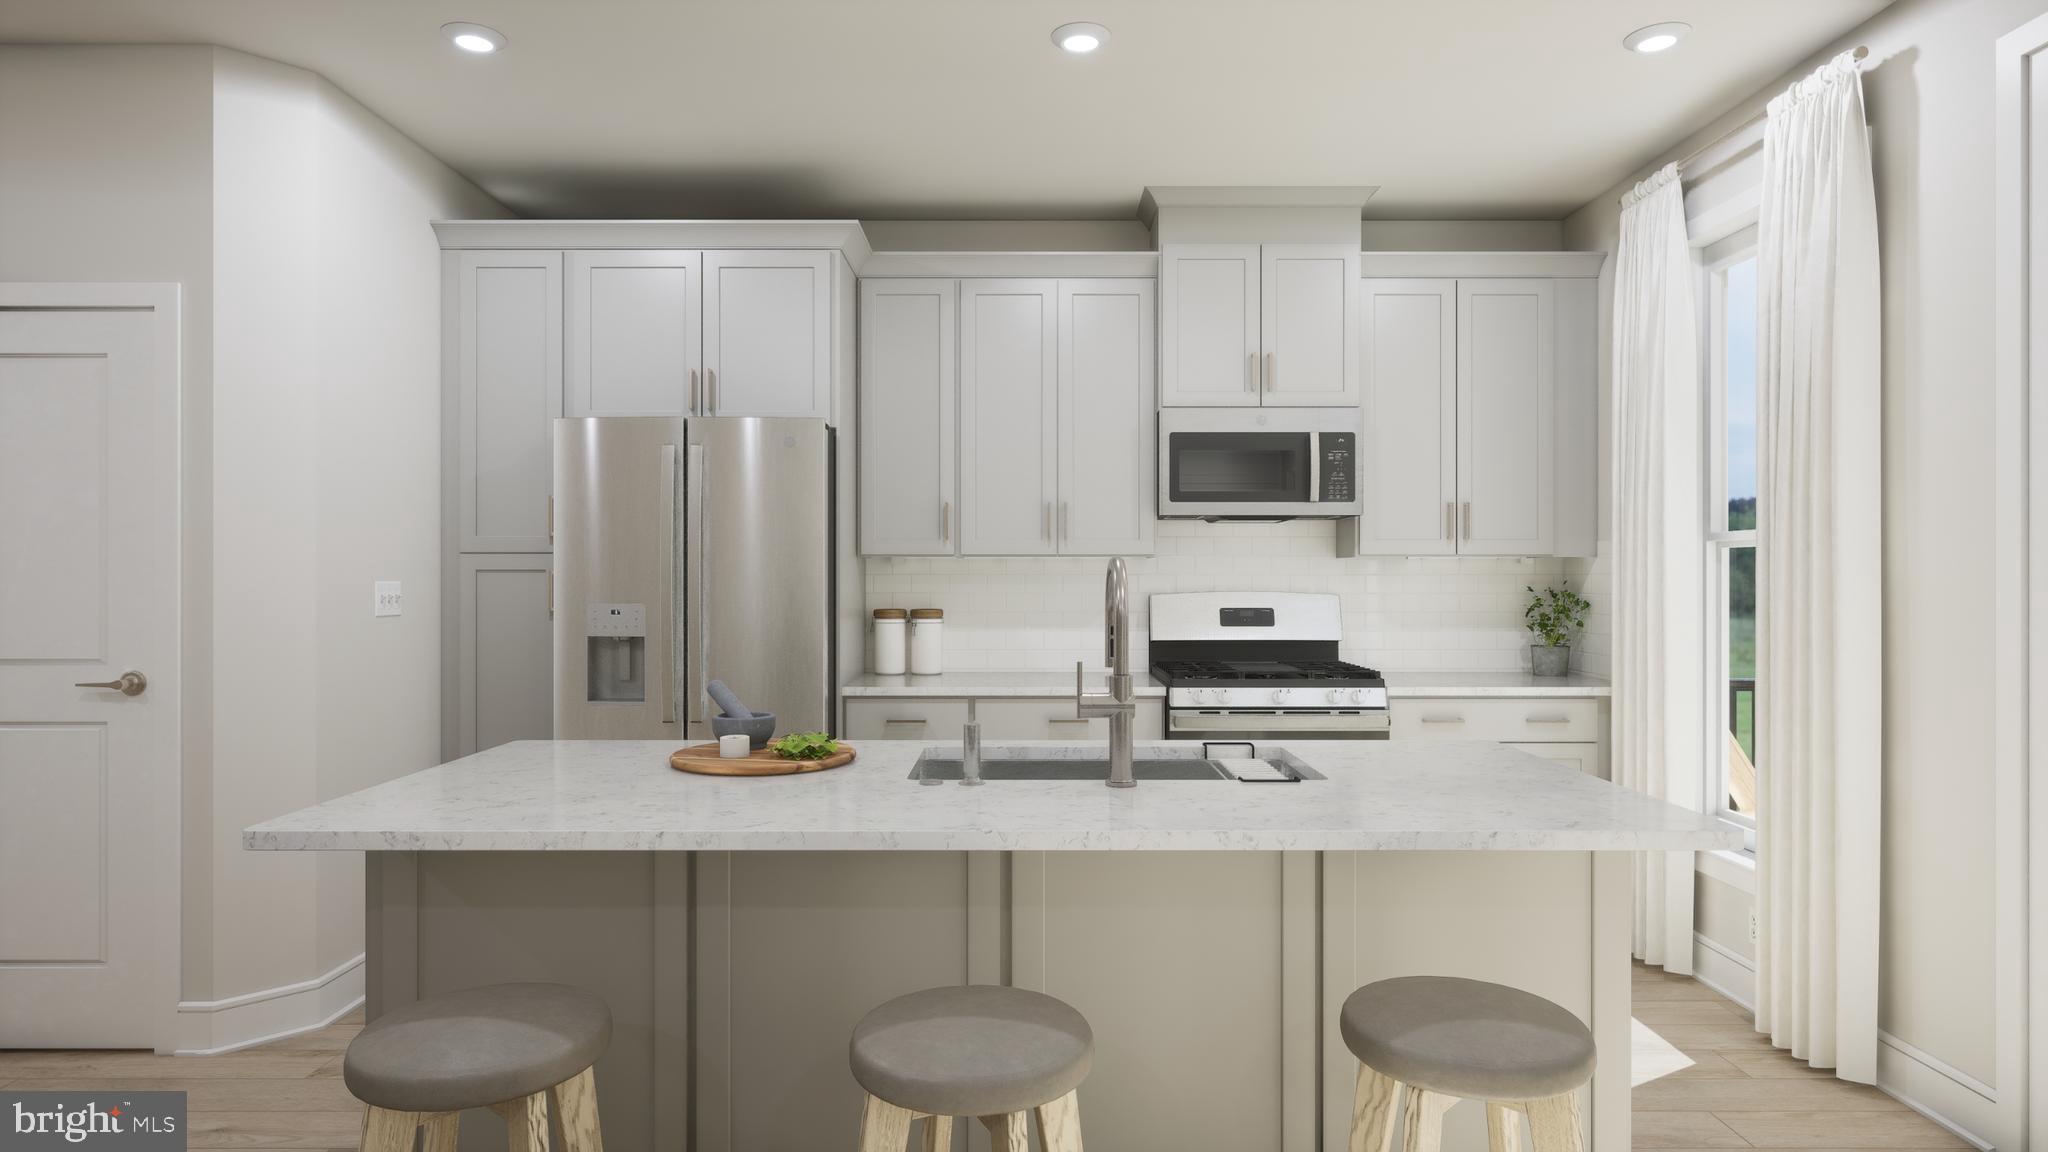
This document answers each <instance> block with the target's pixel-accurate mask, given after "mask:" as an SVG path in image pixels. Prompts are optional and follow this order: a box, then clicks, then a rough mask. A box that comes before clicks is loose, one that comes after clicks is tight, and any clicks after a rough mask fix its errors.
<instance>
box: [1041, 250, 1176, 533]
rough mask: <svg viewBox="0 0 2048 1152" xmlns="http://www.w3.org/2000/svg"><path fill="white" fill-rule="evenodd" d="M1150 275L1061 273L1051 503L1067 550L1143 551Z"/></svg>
mask: <svg viewBox="0 0 2048 1152" xmlns="http://www.w3.org/2000/svg"><path fill="white" fill-rule="evenodd" d="M1152 289H1153V285H1152V281H1150V280H1062V281H1060V289H1059V290H1060V312H1059V508H1058V510H1057V513H1056V516H1055V528H1056V530H1057V533H1058V536H1059V550H1060V551H1061V552H1062V553H1064V554H1067V555H1077V556H1087V555H1116V554H1139V555H1144V554H1149V553H1150V552H1151V551H1152V547H1153V545H1152V525H1153V522H1154V521H1155V520H1156V519H1157V515H1156V507H1157V505H1156V497H1155V496H1154V485H1155V484H1156V483H1157V480H1156V478H1155V476H1154V474H1153V473H1154V464H1153V454H1154V453H1155V452H1156V451H1157V450H1158V440H1159V438H1158V436H1157V434H1156V427H1155V425H1156V417H1155V416H1154V409H1155V407H1156V405H1155V402H1154V399H1153V395H1154V393H1153V380H1154V375H1153V369H1152V349H1153V347H1154V343H1155V342H1154V339H1153V335H1152V327H1153V317H1154V316H1155V315H1156V314H1157V308H1156V306H1155V304H1154V303H1153V293H1152Z"/></svg>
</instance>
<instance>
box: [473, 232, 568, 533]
mask: <svg viewBox="0 0 2048 1152" xmlns="http://www.w3.org/2000/svg"><path fill="white" fill-rule="evenodd" d="M455 276H456V283H455V293H456V297H457V299H456V307H455V326H456V331H455V333H454V334H453V343H454V348H453V350H452V354H453V358H454V360H455V373H456V401H455V402H456V408H457V411H456V423H457V432H456V440H457V443H456V460H457V465H456V501H457V503H458V505H459V508H458V510H457V517H458V524H459V527H458V529H457V538H458V539H457V544H456V548H457V549H458V550H459V551H463V552H545V551H547V550H548V547H549V544H548V490H549V487H550V485H551V484H552V472H553V464H552V456H553V448H552V444H553V435H554V434H553V432H552V430H551V428H550V424H551V422H552V421H553V420H554V419H555V417H557V416H560V415H561V414H562V254H561V253H559V252H463V253H461V254H459V256H458V257H457V259H456V263H455Z"/></svg>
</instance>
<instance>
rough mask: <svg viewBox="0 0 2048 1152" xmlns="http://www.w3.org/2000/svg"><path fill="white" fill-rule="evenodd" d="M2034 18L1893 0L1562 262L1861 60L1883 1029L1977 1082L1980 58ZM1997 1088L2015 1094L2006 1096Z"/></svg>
mask: <svg viewBox="0 0 2048 1152" xmlns="http://www.w3.org/2000/svg"><path fill="white" fill-rule="evenodd" d="M2041 12H2042V2H2041V0H1907V2H1905V3H1901V4H1899V5H1897V6H1896V7H1894V8H1891V9H1889V10H1887V11H1886V12H1884V13H1883V14H1881V15H1880V16H1878V17H1877V18H1875V19H1873V20H1871V21H1870V22H1869V23H1867V24H1865V25H1864V26H1862V27H1861V28H1858V29H1856V30H1855V31H1853V32H1851V33H1849V34H1847V35H1846V36H1844V37H1842V38H1841V39H1840V40H1839V41H1838V42H1837V43H1836V44H1834V45H1831V46H1830V47H1829V48H1828V49H1827V50H1826V51H1825V52H1823V53H1818V54H1816V56H1815V57H1814V58H1813V59H1812V60H1810V61H1808V62H1807V63H1806V64H1803V65H1802V66H1801V67H1800V68H1799V69H1797V70H1795V71H1794V72H1793V73H1790V74H1788V75H1787V76H1786V77H1784V78H1783V79H1781V80H1779V81H1777V82H1775V83H1773V84H1771V85H1769V86H1768V87H1767V88H1766V89H1765V90H1763V91H1761V92H1759V93H1757V94H1756V95H1754V96H1752V97H1751V98H1749V99H1747V100H1745V101H1743V102H1742V103H1741V104H1740V105H1738V106H1737V107H1735V108H1733V109H1731V110H1730V111H1729V112H1728V114H1727V115H1725V116H1724V117H1722V118H1721V119H1720V120H1719V121H1718V122H1716V123H1715V124H1712V125H1709V126H1708V127H1706V128H1704V129H1702V130H1701V131H1700V132H1699V133H1698V134H1696V135H1695V136H1694V137H1692V138H1689V139H1687V140H1684V141H1680V142H1679V143H1677V144H1675V145H1674V146H1673V147H1672V148H1671V149H1670V151H1669V152H1668V153H1667V154H1666V155H1665V156H1664V157H1660V158H1659V159H1658V160H1657V161H1655V162H1653V163H1651V164H1646V165H1645V166H1644V167H1643V170H1642V171H1641V172H1639V173H1637V174H1636V175H1635V176H1632V177H1631V178H1630V179H1629V180H1628V181H1624V182H1623V183H1621V184H1617V185H1616V186H1615V187H1614V188H1612V189H1610V190H1608V191H1607V192H1605V193H1602V194H1601V195H1600V197H1599V198H1597V199H1596V200H1594V201H1593V202H1592V203H1590V204H1588V205H1586V206H1585V207H1584V208H1582V209H1580V210H1579V211H1578V212H1577V213H1575V214H1574V215H1572V216H1571V217H1570V218H1569V219H1568V220H1567V221H1566V224H1565V241H1566V244H1567V246H1568V247H1571V248H1601V249H1608V250H1611V249H1612V248H1613V246H1614V242H1615V237H1616V226H1617V220H1618V215H1619V210H1618V206H1617V200H1618V198H1619V197H1620V195H1621V194H1622V192H1623V191H1624V190H1625V189H1626V187H1627V186H1628V185H1629V184H1630V183H1633V182H1634V180H1636V179H1639V178H1640V177H1641V176H1644V175H1647V174H1648V173H1649V172H1650V171H1652V170H1654V169H1655V168H1656V167H1657V166H1659V165H1661V164H1662V163H1663V162H1664V161H1665V160H1668V159H1671V158H1675V157H1677V156H1682V155H1684V154H1686V153H1687V152H1689V151H1691V150H1692V148H1693V147H1695V146H1697V145H1698V144H1700V143H1704V142H1706V141H1708V140H1712V139H1714V138H1716V137H1718V136H1720V135H1722V134H1723V133H1725V132H1726V131H1728V130H1729V129H1731V128H1733V127H1734V126H1736V125H1737V124H1738V123H1740V122H1741V121H1743V120H1744V119H1746V118H1748V117H1750V116H1753V115H1754V114H1756V113H1757V112H1759V111H1760V110H1761V108H1762V106H1763V104H1764V103H1765V101H1767V100H1768V98H1769V97H1770V96H1772V95H1775V94H1776V93H1777V92H1779V91H1781V90H1782V89H1783V88H1784V87H1785V85H1786V84H1788V83H1789V82H1790V81H1791V80H1792V79H1794V78H1796V77H1797V76H1798V75H1802V74H1804V73H1805V72H1806V71H1808V70H1809V69H1810V68H1811V67H1813V66H1814V65H1816V64H1818V63H1819V62H1820V61H1821V60H1822V59H1824V58H1826V57H1827V56H1829V55H1832V54H1833V53H1834V52H1836V51H1839V50H1841V49H1844V48H1847V47H1850V46H1853V45H1857V44H1863V45H1867V46H1868V47H1869V49H1870V59H1869V61H1868V63H1867V65H1866V72H1865V76H1864V92H1865V96H1866V101H1867V105H1868V110H1869V116H1870V121H1871V128H1872V142H1873V162H1874V165H1875V171H1876V178H1877V200H1878V215H1879V227H1880V239H1879V242H1880V245H1881V248H1882V260H1883V264H1884V326H1885V334H1884V372H1885V379H1884V405H1885V416H1884V424H1885V431H1884V473H1885V477H1884V501H1885V535H1886V542H1885V560H1884V572H1883V579H1884V582H1885V621H1884V627H1885V697H1886V703H1887V708H1886V721H1885V729H1884V748H1885V771H1884V789H1885V801H1884V821H1885V826H1884V876H1883V886H1884V897H1883V921H1884V922H1883V936H1882V946H1883V957H1882V1003H1881V1010H1880V1024H1881V1026H1882V1027H1883V1028H1884V1029H1885V1030H1886V1031H1887V1032H1889V1033H1890V1034H1892V1035H1893V1036H1896V1037H1898V1038H1899V1039H1900V1040H1903V1041H1904V1042H1906V1043H1907V1044H1910V1045H1912V1046H1914V1047H1916V1048H1918V1049H1920V1050H1921V1051H1923V1052H1925V1053H1927V1054H1929V1055H1931V1056H1932V1057H1934V1058H1935V1059H1937V1060H1940V1061H1944V1062H1946V1063H1948V1064H1950V1065H1953V1066H1954V1067H1956V1068H1957V1069H1960V1070H1961V1071H1962V1072H1964V1073H1966V1074H1967V1075H1969V1076H1972V1077H1975V1078H1977V1079H1979V1080H1982V1081H1985V1082H1987V1083H1991V1084H1994V1085H1996V1082H1997V1079H1998V1077H1997V1064H1998V1059H1997V1057H1998V1049H1999V1034H1998V1025H1999V1020H2000V1017H2001V1015H2003V1016H2006V1017H2011V1016H2012V1013H2011V1011H2010V1006H2007V1007H2006V1009H2005V1010H2004V1011H2003V1012H2001V1010H2000V1006H1999V1005H1997V1004H1996V1003H1995V1001H1994V984H1993V969H1994V953H1993V945H1994V920H1993V917H1994V907H1993V902H1992V901H1993V891H1994V881H1995V877H1994V873H1993V843H1992V840H1991V836H1990V829H1991V828H1992V826H1993V822H1992V804H1993V781H1992V748H1991V724H1992V716H1991V691H1990V689H1991V660H1992V641H1993V636H1994V631H1993V630H1994V629H1995V628H1996V627H1998V622H1997V621H1996V620H1995V619H1994V618H1993V616H1992V595H1991V593H1992V588H1991V579H1992V577H1991V560H1992V555H1991V550H1992V525H1991V523H1990V514H1991V509H1992V504H1993V497H1994V492H1993V486H1992V485H1993V478H1992V471H1991V467H1992V459H1991V456H1992V454H1991V451H1990V449H1991V443H1992V419H1993V399H1992V255H1993V242H1994V236H1993V221H1992V187H1993V184H1992V178H1991V177H1992V157H1993V146H1992V125H1993V92H1992V79H1993V76H1992V45H1993V42H1994V41H1995V40H1996V38H1997V37H1998V36H1999V35H2001V34H2003V33H2005V32H2007V31H2010V30H2012V29H2013V28H2015V27H2017V26H2018V25H2020V24H2022V23H2024V22H2025V21H2027V20H2029V19H2031V18H2033V17H2035V16H2038V15H2040V14H2041ZM1603 357H1604V348H1603ZM1602 370H1603V377H1604V376H1605V374H1606V366H1605V365H1604V364H1603V369H1602ZM1607 407H1611V405H1603V412H1604V411H1605V409H1606V408H1607ZM1604 442H1605V438H1604V437H1603V443H1604ZM1604 523H1605V517H1603V524H1604ZM1764 770H1765V771H1769V766H1768V765H1766V766H1764ZM2003 1087H2004V1088H2006V1089H2008V1090H2011V1091H2012V1092H2013V1093H2014V1094H2015V1099H2016V1098H2017V1096H2016V1094H2017V1091H2018V1090H2019V1089H2020V1088H2021V1087H2022V1086H2021V1085H2017V1084H2015V1085H2006V1086H2003ZM2000 1112H2001V1113H2005V1112H2007V1110H2006V1109H2000ZM1959 1119H1960V1118H1959ZM2001 1122H2002V1121H2001ZM1991 1135H1994V1136H1996V1135H2000V1134H1998V1133H1991ZM2001 1143H2003V1141H2001Z"/></svg>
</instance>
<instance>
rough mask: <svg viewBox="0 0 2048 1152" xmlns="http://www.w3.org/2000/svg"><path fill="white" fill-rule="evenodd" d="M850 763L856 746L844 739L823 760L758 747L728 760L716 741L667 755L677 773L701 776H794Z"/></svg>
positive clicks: (669, 764)
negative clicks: (791, 755)
mask: <svg viewBox="0 0 2048 1152" xmlns="http://www.w3.org/2000/svg"><path fill="white" fill-rule="evenodd" d="M851 763H853V745H851V744H848V743H846V742H845V741H843V740H842V741H840V743H839V751H837V752H834V753H833V754H832V755H830V756H827V757H825V758H824V759H823V760H791V759H788V758H786V757H782V756H777V755H776V754H775V753H774V752H771V751H769V750H768V749H766V748H758V749H755V750H754V751H753V752H751V753H749V754H748V755H747V757H746V758H745V759H743V760H739V759H735V760H727V759H726V758H725V757H723V756H720V755H719V754H718V745H716V744H692V745H690V746H689V747H688V748H678V749H676V751H675V754H674V755H672V756H670V757H669V758H668V766H669V767H671V768H673V769H675V770H676V771H678V772H695V773H697V774H698V775H699V776H795V775H797V774H799V773H803V772H823V771H824V770H825V769H827V768H838V767H842V766H844V765H847V764H851Z"/></svg>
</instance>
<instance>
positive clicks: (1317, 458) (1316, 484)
mask: <svg viewBox="0 0 2048 1152" xmlns="http://www.w3.org/2000/svg"><path fill="white" fill-rule="evenodd" d="M1322 500H1323V434H1322V433H1321V432H1311V433H1309V434H1308V502H1309V503H1311V504H1320V503H1322Z"/></svg>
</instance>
